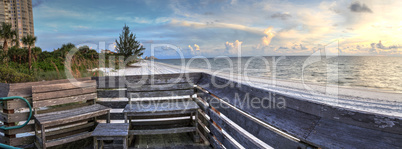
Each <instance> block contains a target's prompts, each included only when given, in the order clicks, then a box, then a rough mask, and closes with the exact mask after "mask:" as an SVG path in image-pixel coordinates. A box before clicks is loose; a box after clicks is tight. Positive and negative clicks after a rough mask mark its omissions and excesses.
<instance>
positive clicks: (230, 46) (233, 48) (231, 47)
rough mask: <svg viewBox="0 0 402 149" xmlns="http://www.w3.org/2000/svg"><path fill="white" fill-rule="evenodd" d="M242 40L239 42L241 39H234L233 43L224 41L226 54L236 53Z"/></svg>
mask: <svg viewBox="0 0 402 149" xmlns="http://www.w3.org/2000/svg"><path fill="white" fill-rule="evenodd" d="M242 43H243V42H241V41H239V40H236V41H235V42H234V43H232V42H228V41H227V42H226V43H225V47H226V52H227V53H228V54H230V55H235V54H237V52H238V51H239V50H241V49H240V48H241V44H242Z"/></svg>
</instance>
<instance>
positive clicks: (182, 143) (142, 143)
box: [87, 133, 212, 149]
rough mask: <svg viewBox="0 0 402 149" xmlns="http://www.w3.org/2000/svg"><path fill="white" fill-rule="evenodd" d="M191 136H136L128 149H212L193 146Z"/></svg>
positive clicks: (108, 145)
mask: <svg viewBox="0 0 402 149" xmlns="http://www.w3.org/2000/svg"><path fill="white" fill-rule="evenodd" d="M191 138H192V136H191V135H190V134H188V133H180V134H160V135H142V136H136V139H135V141H134V142H132V144H131V146H129V148H130V149H145V148H148V149H157V148H158V149H160V148H167V149H183V148H192V149H212V147H211V146H206V145H204V144H195V143H194V141H193V140H192V139H191ZM121 144H122V142H119V141H116V142H113V143H111V142H109V143H105V149H115V148H116V149H118V148H122V145H121ZM87 148H88V149H93V147H92V146H89V147H87Z"/></svg>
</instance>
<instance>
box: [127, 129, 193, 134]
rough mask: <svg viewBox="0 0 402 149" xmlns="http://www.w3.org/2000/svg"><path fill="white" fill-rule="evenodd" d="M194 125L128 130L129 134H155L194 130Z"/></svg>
mask: <svg viewBox="0 0 402 149" xmlns="http://www.w3.org/2000/svg"><path fill="white" fill-rule="evenodd" d="M195 131H196V128H195V127H179V128H168V129H151V130H130V131H129V134H130V135H155V134H173V133H185V132H195Z"/></svg>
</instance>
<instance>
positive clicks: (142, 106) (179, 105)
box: [123, 101, 198, 113]
mask: <svg viewBox="0 0 402 149" xmlns="http://www.w3.org/2000/svg"><path fill="white" fill-rule="evenodd" d="M197 109H198V105H197V103H195V102H194V101H181V102H160V103H155V102H141V103H133V104H131V105H130V104H128V105H126V107H125V108H124V110H123V112H124V113H150V112H151V113H159V112H169V111H192V110H197Z"/></svg>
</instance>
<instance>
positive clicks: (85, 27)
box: [73, 25, 89, 29]
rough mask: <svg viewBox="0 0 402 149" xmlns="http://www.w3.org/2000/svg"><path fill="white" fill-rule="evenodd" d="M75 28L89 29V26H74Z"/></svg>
mask: <svg viewBox="0 0 402 149" xmlns="http://www.w3.org/2000/svg"><path fill="white" fill-rule="evenodd" d="M73 28H76V29H89V27H88V26H83V25H77V26H73Z"/></svg>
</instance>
